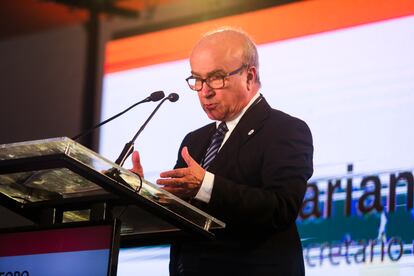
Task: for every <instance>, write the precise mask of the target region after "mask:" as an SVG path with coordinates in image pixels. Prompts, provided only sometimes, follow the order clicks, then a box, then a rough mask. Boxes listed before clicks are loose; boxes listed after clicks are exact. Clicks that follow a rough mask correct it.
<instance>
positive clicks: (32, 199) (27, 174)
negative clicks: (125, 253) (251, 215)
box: [0, 137, 225, 243]
mask: <svg viewBox="0 0 414 276" xmlns="http://www.w3.org/2000/svg"><path fill="white" fill-rule="evenodd" d="M0 202H1V203H0V204H1V205H2V206H3V207H5V208H7V209H9V210H11V211H13V212H15V213H17V214H19V215H21V216H23V217H25V218H28V219H29V220H31V221H33V222H34V223H35V224H37V225H50V224H61V223H63V224H64V223H68V222H79V221H102V220H114V219H119V220H120V221H121V222H122V225H121V230H120V233H121V243H122V241H124V242H126V243H127V242H128V241H129V242H134V241H135V242H136V241H141V242H145V241H146V242H151V240H152V241H160V242H168V241H169V239H174V238H175V237H177V236H180V235H181V234H183V233H186V235H187V234H190V235H193V236H195V237H200V238H207V239H209V238H214V231H216V230H219V229H223V228H224V227H225V224H224V223H223V222H221V221H220V220H218V219H216V218H214V217H212V216H211V215H209V214H207V213H205V212H203V211H202V210H200V209H198V208H196V207H194V206H192V205H191V204H189V203H188V202H186V201H183V200H181V199H180V198H178V197H176V196H174V195H173V194H171V193H169V192H167V191H164V190H162V189H161V188H160V187H159V186H157V185H156V184H153V183H150V182H148V181H146V180H145V179H141V178H140V177H139V176H137V175H136V174H134V173H132V172H130V171H129V170H126V169H124V168H122V167H119V166H118V165H117V164H115V163H113V162H111V161H109V160H107V159H105V158H104V157H102V156H100V155H99V154H97V153H96V152H94V151H92V150H90V149H88V148H86V147H84V146H82V145H80V144H79V143H77V142H75V141H73V140H71V139H69V138H67V137H61V138H52V139H45V140H36V141H28V142H21V143H12V144H4V145H0Z"/></svg>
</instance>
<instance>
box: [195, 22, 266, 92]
mask: <svg viewBox="0 0 414 276" xmlns="http://www.w3.org/2000/svg"><path fill="white" fill-rule="evenodd" d="M218 33H232V34H236V35H239V36H241V37H242V38H243V40H244V43H243V44H244V45H243V47H244V49H243V56H242V59H243V63H244V64H247V65H248V66H254V67H256V72H257V73H256V80H255V81H256V83H257V84H258V85H259V87H260V86H261V82H260V74H259V54H258V52H257V47H256V44H255V43H254V42H253V39H252V38H251V37H250V35H248V34H247V33H246V32H245V31H243V30H242V29H240V28H234V27H227V26H225V27H220V28H218V29H215V30H213V31H210V32H207V33H205V34H204V35H203V37H202V39H203V38H206V37H208V36H211V35H214V34H218Z"/></svg>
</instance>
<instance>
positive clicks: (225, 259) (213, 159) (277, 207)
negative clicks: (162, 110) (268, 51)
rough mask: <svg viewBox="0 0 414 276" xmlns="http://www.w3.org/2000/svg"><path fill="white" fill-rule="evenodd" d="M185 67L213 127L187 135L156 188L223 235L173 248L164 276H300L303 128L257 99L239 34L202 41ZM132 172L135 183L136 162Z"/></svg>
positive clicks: (245, 43) (252, 65) (305, 157)
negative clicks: (209, 219)
mask: <svg viewBox="0 0 414 276" xmlns="http://www.w3.org/2000/svg"><path fill="white" fill-rule="evenodd" d="M190 64H191V76H190V77H189V78H187V82H188V84H189V86H190V88H191V89H193V90H195V91H197V93H198V97H199V100H200V104H201V107H202V108H203V110H204V112H205V113H206V114H207V116H208V117H209V118H210V119H212V120H214V121H216V122H215V123H212V124H209V125H207V126H204V127H202V128H200V129H197V130H195V131H193V132H191V133H189V134H187V136H186V137H185V138H184V140H183V142H182V144H181V147H180V151H179V155H178V160H177V164H176V165H175V169H174V170H171V171H167V172H163V173H161V175H160V176H161V179H158V180H157V183H158V184H160V185H163V186H164V189H165V190H167V191H169V192H171V193H174V194H175V195H177V196H179V197H181V198H183V199H187V200H189V201H190V202H191V203H192V204H194V205H196V206H197V207H199V208H201V209H203V210H205V211H206V212H208V213H210V214H211V215H213V216H215V217H217V218H218V219H220V220H222V221H223V222H225V223H226V229H225V230H224V231H222V232H220V233H218V234H217V238H216V239H215V240H213V241H195V240H193V241H187V242H180V243H177V244H173V245H172V247H171V260H170V273H171V275H304V265H303V257H302V247H301V243H300V239H299V236H298V233H297V229H296V225H295V220H296V217H297V214H298V212H299V209H300V207H301V202H302V199H303V196H304V193H305V189H306V182H307V180H308V179H309V177H310V176H311V175H312V172H313V168H312V154H313V147H312V137H311V133H310V131H309V128H308V127H307V125H306V124H305V123H304V122H303V121H301V120H299V119H297V118H294V117H291V116H289V115H287V114H285V113H283V112H281V111H278V110H274V109H272V108H271V107H270V106H269V105H268V103H267V102H266V100H265V99H264V97H263V96H262V95H261V94H260V93H259V88H260V78H259V65H258V55H257V50H256V47H255V45H254V44H253V42H252V41H251V40H250V39H249V37H248V36H247V35H246V34H244V33H243V32H241V31H237V30H233V29H222V30H219V31H215V32H212V33H209V34H207V35H205V36H204V37H203V38H202V39H201V40H200V41H199V42H198V43H197V44H196V46H195V47H194V49H193V51H192V53H191V56H190ZM223 122H224V123H225V125H224V124H223ZM223 136H224V137H223ZM218 149H219V151H218V152H217V150H218ZM133 164H134V165H133V166H134V167H133V171H135V172H137V173H139V174H141V175H142V174H143V170H142V167H141V165H140V162H139V155H138V153H136V152H135V153H134V155H133Z"/></svg>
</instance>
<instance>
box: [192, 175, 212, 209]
mask: <svg viewBox="0 0 414 276" xmlns="http://www.w3.org/2000/svg"><path fill="white" fill-rule="evenodd" d="M213 184H214V174H212V173H211V172H208V171H206V174H205V175H204V179H203V182H202V183H201V187H200V190H198V193H197V194H196V196H195V199H197V200H200V201H203V202H205V203H209V201H210V198H211V192H212V191H213Z"/></svg>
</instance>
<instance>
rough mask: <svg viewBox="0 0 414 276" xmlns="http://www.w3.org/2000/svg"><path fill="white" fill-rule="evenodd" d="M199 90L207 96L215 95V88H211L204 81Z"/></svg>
mask: <svg viewBox="0 0 414 276" xmlns="http://www.w3.org/2000/svg"><path fill="white" fill-rule="evenodd" d="M199 92H200V93H201V95H202V96H203V97H205V98H210V97H212V96H214V89H212V88H210V86H208V85H207V83H205V82H204V83H203V87H201V90H200V91H199Z"/></svg>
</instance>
